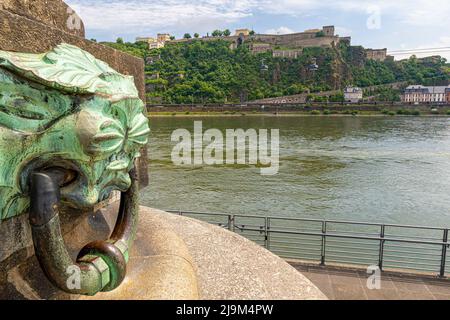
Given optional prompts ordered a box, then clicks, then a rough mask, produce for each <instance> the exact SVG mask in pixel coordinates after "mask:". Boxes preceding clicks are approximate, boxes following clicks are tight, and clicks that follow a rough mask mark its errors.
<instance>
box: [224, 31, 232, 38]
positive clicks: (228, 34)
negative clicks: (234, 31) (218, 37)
mask: <svg viewBox="0 0 450 320" xmlns="http://www.w3.org/2000/svg"><path fill="white" fill-rule="evenodd" d="M223 35H224V36H225V37H229V36H231V31H230V29H226V30H225V31H224V32H223Z"/></svg>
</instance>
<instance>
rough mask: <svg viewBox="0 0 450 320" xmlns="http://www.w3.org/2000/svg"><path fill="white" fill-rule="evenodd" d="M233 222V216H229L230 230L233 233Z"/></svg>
mask: <svg viewBox="0 0 450 320" xmlns="http://www.w3.org/2000/svg"><path fill="white" fill-rule="evenodd" d="M232 222H233V217H232V216H231V214H229V215H228V230H229V231H233V226H232V225H231V223H232Z"/></svg>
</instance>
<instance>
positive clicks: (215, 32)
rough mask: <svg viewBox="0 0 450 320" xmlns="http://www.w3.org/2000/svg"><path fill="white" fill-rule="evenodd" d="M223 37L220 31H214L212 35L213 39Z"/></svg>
mask: <svg viewBox="0 0 450 320" xmlns="http://www.w3.org/2000/svg"><path fill="white" fill-rule="evenodd" d="M222 35H223V32H222V31H221V30H214V31H213V33H212V36H213V37H221V36H222Z"/></svg>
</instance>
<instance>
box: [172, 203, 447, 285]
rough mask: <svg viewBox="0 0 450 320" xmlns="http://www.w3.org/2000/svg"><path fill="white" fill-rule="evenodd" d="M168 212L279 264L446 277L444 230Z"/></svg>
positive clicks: (363, 223)
mask: <svg viewBox="0 0 450 320" xmlns="http://www.w3.org/2000/svg"><path fill="white" fill-rule="evenodd" d="M168 212H171V213H174V214H178V215H182V216H187V217H192V218H198V219H199V220H203V221H205V222H209V223H212V224H216V225H218V226H220V227H223V228H226V229H228V230H230V231H232V232H235V233H238V234H240V235H242V236H244V237H246V238H247V239H249V240H252V241H254V242H256V243H258V244H259V245H261V246H263V247H265V248H266V249H268V250H270V251H272V252H273V253H275V254H277V255H278V256H280V257H282V258H285V259H300V260H306V261H316V262H318V263H320V264H321V265H325V264H327V263H335V264H346V265H361V266H368V265H370V266H372V265H377V266H378V267H379V268H380V269H381V270H387V269H389V270H392V269H397V270H399V269H400V270H408V271H411V272H427V273H433V274H437V275H439V276H440V277H445V276H447V275H449V274H450V265H448V264H447V261H448V259H449V251H450V250H448V249H449V248H450V242H449V229H448V228H434V227H424V226H410V225H397V224H379V223H370V222H355V221H337V220H318V219H299V218H283V217H263V216H252V215H236V214H225V213H209V212H191V211H180V210H170V211H168Z"/></svg>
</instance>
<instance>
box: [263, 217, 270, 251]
mask: <svg viewBox="0 0 450 320" xmlns="http://www.w3.org/2000/svg"><path fill="white" fill-rule="evenodd" d="M268 219H269V218H267V217H265V218H264V248H266V249H267V247H268V242H269V235H268V232H267V220H268Z"/></svg>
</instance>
